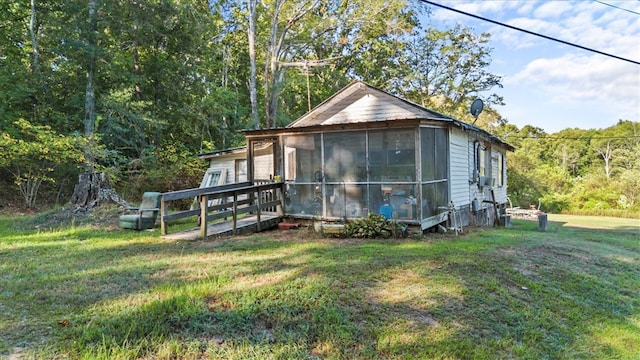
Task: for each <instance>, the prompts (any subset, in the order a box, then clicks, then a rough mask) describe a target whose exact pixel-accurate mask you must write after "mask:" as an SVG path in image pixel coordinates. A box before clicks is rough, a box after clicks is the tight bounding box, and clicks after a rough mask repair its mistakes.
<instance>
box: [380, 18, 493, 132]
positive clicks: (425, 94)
mask: <svg viewBox="0 0 640 360" xmlns="http://www.w3.org/2000/svg"><path fill="white" fill-rule="evenodd" d="M489 39H490V34H488V33H482V34H480V35H477V34H475V33H474V32H473V31H472V29H471V28H468V27H463V26H460V25H457V26H456V27H454V28H452V29H448V30H444V31H441V30H437V29H427V30H426V31H425V33H424V35H423V36H419V37H417V38H414V39H412V40H411V41H409V42H408V47H407V50H406V51H405V52H404V53H403V56H402V61H400V65H401V66H402V67H404V69H403V71H401V72H400V73H399V74H398V75H397V76H396V77H394V78H392V79H391V90H392V91H393V92H395V93H398V94H400V95H401V96H402V97H404V98H406V99H409V100H411V101H414V102H416V103H418V104H421V105H422V106H425V107H428V108H431V109H434V110H436V111H439V112H442V113H444V114H447V115H450V116H454V117H456V118H459V119H466V120H468V121H469V122H471V121H472V120H473V118H472V117H471V115H470V114H469V106H470V105H471V102H472V101H473V100H474V99H475V98H476V97H478V94H480V93H482V92H485V91H488V90H490V89H492V88H494V87H499V88H501V87H502V84H501V82H502V77H500V76H498V75H495V74H492V73H490V72H489V71H488V70H487V69H488V67H489V65H490V63H491V48H490V47H489ZM482 98H483V100H484V102H485V105H486V107H487V109H489V108H490V107H491V106H493V105H503V98H502V97H501V96H499V95H497V94H495V93H492V94H490V95H487V96H483V97H482ZM485 116H486V115H485ZM492 116H493V117H494V119H495V121H496V123H499V122H500V121H504V120H503V119H501V117H499V116H497V114H495V113H494V114H493V115H492Z"/></svg>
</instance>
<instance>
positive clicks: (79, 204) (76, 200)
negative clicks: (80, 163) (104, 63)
mask: <svg viewBox="0 0 640 360" xmlns="http://www.w3.org/2000/svg"><path fill="white" fill-rule="evenodd" d="M97 12H98V0H89V14H88V16H89V18H88V23H89V26H88V28H87V37H86V41H87V44H86V45H87V83H86V88H85V99H84V120H83V121H84V135H85V137H86V138H87V140H88V141H87V145H85V146H86V147H85V150H84V156H85V159H86V162H87V166H86V172H85V173H84V174H80V176H79V178H78V184H76V186H75V188H74V189H73V195H72V196H71V202H72V204H73V211H79V210H82V211H84V210H88V209H91V208H93V207H95V206H97V205H100V204H101V203H103V202H106V201H112V202H115V203H117V204H120V205H123V206H128V204H127V202H126V201H124V200H123V199H122V198H121V197H120V195H118V193H117V192H116V191H115V190H114V189H113V188H112V187H111V185H110V184H109V177H108V175H107V174H106V173H96V172H95V167H94V165H95V158H94V156H93V151H94V147H95V143H94V138H95V137H94V135H95V132H96V129H95V126H96V96H95V72H96V47H97V31H98V18H97V15H98V14H97Z"/></svg>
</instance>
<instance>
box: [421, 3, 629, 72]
mask: <svg viewBox="0 0 640 360" xmlns="http://www.w3.org/2000/svg"><path fill="white" fill-rule="evenodd" d="M420 1H422V2H423V3H426V4H430V5H434V6H437V7H441V8H443V9H446V10H449V11H453V12H457V13H459V14H462V15H467V16H471V17H473V18H476V19H479V20H482V21H487V22H490V23H492V24H496V25H500V26H504V27H507V28H509V29H512V30H517V31H521V32H524V33H527V34H529V35H534V36H538V37H541V38H544V39H547V40H551V41H555V42H559V43H561V44H565V45H569V46H573V47H577V48H579V49H582V50H586V51H591V52H594V53H597V54H600V55H604V56H608V57H612V58H614V59H618V60H622V61H626V62H630V63H632V64H636V65H640V61H636V60H631V59H627V58H623V57H621V56H617V55H613V54H609V53H606V52H603V51H600V50H595V49H591V48H588V47H586V46H582V45H578V44H574V43H570V42H568V41H564V40H560V39H556V38H554V37H551V36H547V35H543V34H538V33H536V32H533V31H530V30H526V29H522V28H519V27H515V26H513V25H509V24H505V23H501V22H499V21H495V20H491V19H487V18H485V17H482V16H479V15H475V14H471V13H468V12H465V11H462V10H458V9H454V8H451V7H448V6H445V5H442V4H438V3H434V2H433V1H429V0H420Z"/></svg>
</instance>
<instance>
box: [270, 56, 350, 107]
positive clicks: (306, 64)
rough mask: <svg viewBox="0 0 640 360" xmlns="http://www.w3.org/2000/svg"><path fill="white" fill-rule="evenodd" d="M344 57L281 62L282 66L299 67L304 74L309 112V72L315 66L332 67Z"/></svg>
mask: <svg viewBox="0 0 640 360" xmlns="http://www.w3.org/2000/svg"><path fill="white" fill-rule="evenodd" d="M341 57H342V56H338V57H333V58H329V59H322V60H304V61H293V62H279V63H278V64H279V65H280V66H286V67H298V68H301V69H302V71H303V72H304V75H305V76H306V78H307V105H308V106H309V111H311V85H310V83H309V71H310V68H311V67H313V66H327V65H331V61H333V60H336V59H339V58H341Z"/></svg>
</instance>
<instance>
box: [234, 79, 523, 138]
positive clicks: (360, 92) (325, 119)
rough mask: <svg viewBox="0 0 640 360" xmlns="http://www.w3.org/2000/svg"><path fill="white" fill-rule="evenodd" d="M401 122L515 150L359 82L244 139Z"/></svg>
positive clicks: (475, 129) (472, 128)
mask: <svg viewBox="0 0 640 360" xmlns="http://www.w3.org/2000/svg"><path fill="white" fill-rule="evenodd" d="M402 120H405V121H406V120H409V121H411V120H416V121H422V120H431V121H439V122H443V123H447V124H448V125H449V126H455V127H458V128H461V129H462V130H464V131H470V132H475V133H477V134H481V136H482V137H485V138H486V139H488V140H490V141H492V142H494V143H498V144H500V145H502V146H503V147H505V148H506V149H507V150H511V151H513V150H514V147H513V146H511V145H510V144H508V143H506V142H505V141H503V140H502V139H500V138H498V137H497V136H495V135H493V134H491V133H489V132H488V131H486V130H484V129H481V128H479V127H477V126H475V125H473V124H469V123H466V122H464V121H461V120H457V119H454V118H452V117H449V116H446V115H443V114H441V113H439V112H437V111H434V110H430V109H427V108H425V107H423V106H420V105H418V104H415V103H413V102H411V101H408V100H405V99H402V98H400V97H398V96H395V95H393V94H391V93H388V92H386V91H384V90H381V89H378V88H376V87H374V86H371V85H369V84H366V83H364V82H362V81H359V80H354V81H352V82H351V83H350V84H349V85H347V86H345V87H344V88H342V89H341V90H340V91H338V92H337V93H335V94H334V95H333V96H331V97H329V98H328V99H327V100H325V101H324V102H322V103H321V104H320V105H318V106H316V107H315V108H313V109H312V110H311V111H310V112H308V113H306V114H304V115H302V117H300V118H298V119H297V120H295V121H294V122H292V123H291V124H289V125H288V126H286V128H279V129H277V128H276V129H263V130H245V131H244V132H245V134H247V135H249V134H254V135H258V134H260V135H265V134H269V133H280V132H282V131H283V130H287V129H288V130H289V131H304V130H303V129H304V128H315V129H318V128H322V127H324V126H327V127H331V126H341V125H349V124H363V123H367V124H372V123H387V124H389V123H390V122H394V121H402Z"/></svg>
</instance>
